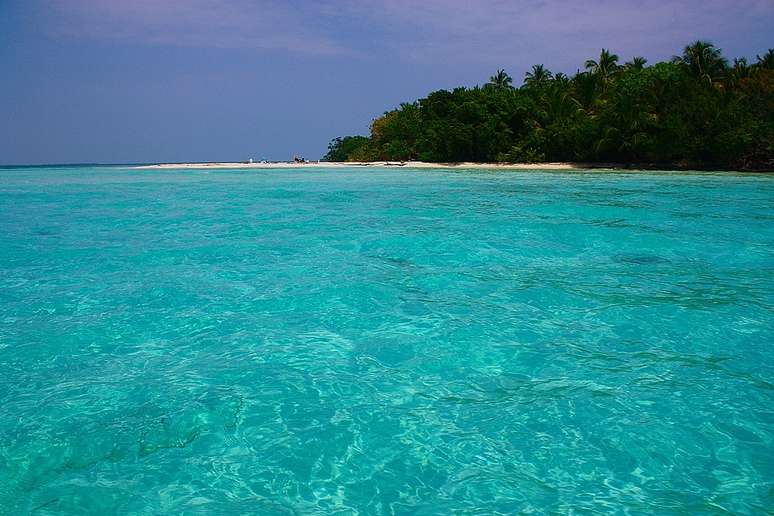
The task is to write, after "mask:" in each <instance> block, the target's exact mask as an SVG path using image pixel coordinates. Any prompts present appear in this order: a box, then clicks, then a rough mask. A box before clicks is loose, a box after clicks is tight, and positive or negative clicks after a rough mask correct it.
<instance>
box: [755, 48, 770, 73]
mask: <svg viewBox="0 0 774 516" xmlns="http://www.w3.org/2000/svg"><path fill="white" fill-rule="evenodd" d="M755 57H757V58H758V62H757V63H755V65H756V66H757V67H759V68H768V69H769V70H774V48H770V49H769V51H768V52H766V53H765V54H763V57H761V56H755Z"/></svg>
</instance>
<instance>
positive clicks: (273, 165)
mask: <svg viewBox="0 0 774 516" xmlns="http://www.w3.org/2000/svg"><path fill="white" fill-rule="evenodd" d="M354 167H364V168H382V167H389V168H440V169H455V168H459V169H497V170H537V169H540V170H572V169H578V168H592V166H591V165H587V164H578V163H532V164H531V163H507V164H506V163H427V162H424V161H402V162H400V161H369V162H360V161H354V162H328V161H326V162H319V161H314V162H308V163H292V162H267V163H245V162H241V163H225V162H223V163H159V164H157V165H143V166H138V167H135V168H146V169H147V168H154V169H155V168H170V169H171V168H174V169H180V168H191V169H208V168H258V169H277V168H354ZM593 168H620V167H616V166H599V167H596V166H595V167H593Z"/></svg>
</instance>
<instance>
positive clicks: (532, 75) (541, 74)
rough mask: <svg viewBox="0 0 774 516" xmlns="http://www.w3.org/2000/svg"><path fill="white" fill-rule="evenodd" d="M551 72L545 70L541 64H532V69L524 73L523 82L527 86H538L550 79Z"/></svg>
mask: <svg viewBox="0 0 774 516" xmlns="http://www.w3.org/2000/svg"><path fill="white" fill-rule="evenodd" d="M552 77H553V74H552V73H551V72H550V71H549V70H546V67H545V66H543V65H542V64H536V65H532V71H531V72H527V73H526V74H524V84H526V85H528V86H540V85H541V84H545V83H546V82H548V81H550V80H551V78H552Z"/></svg>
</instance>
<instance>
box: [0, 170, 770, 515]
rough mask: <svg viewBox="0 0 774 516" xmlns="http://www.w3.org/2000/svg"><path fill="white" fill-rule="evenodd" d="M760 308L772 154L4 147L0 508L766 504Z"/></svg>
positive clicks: (766, 371) (766, 325)
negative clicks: (231, 163)
mask: <svg viewBox="0 0 774 516" xmlns="http://www.w3.org/2000/svg"><path fill="white" fill-rule="evenodd" d="M772 322H774V177H772V176H763V175H757V176H754V175H735V174H714V175H713V174H690V173H681V174H667V173H644V172H643V173H628V174H621V173H593V172H570V173H567V172H562V173H558V172H497V173H492V172H483V171H432V170H424V171H411V170H405V169H398V170H386V169H385V170H379V169H377V170H362V169H359V170H358V169H352V170H349V169H346V170H319V169H318V170H264V171H260V170H251V171H239V170H211V171H190V170H189V171H178V170H131V169H125V168H88V167H81V168H23V169H9V168H6V169H0V406H1V407H2V410H1V411H0V513H3V514H25V513H28V512H32V513H33V514H41V515H43V514H245V513H252V514H333V513H336V514H354V513H359V514H450V513H453V512H459V513H473V514H496V513H502V514H512V513H515V512H519V511H524V512H529V511H533V512H536V513H567V512H571V511H573V510H574V511H576V512H579V513H583V512H589V511H599V512H620V513H622V512H625V511H628V512H631V513H634V514H642V513H662V514H663V513H667V514H669V513H679V514H722V513H724V512H732V513H738V514H739V513H740V514H746V513H747V514H754V513H762V512H766V511H768V510H770V509H771V507H772V506H774V347H773V344H774V324H772Z"/></svg>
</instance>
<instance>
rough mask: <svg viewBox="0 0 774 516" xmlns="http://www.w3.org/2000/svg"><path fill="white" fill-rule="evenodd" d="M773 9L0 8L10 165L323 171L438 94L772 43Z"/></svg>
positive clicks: (658, 2)
mask: <svg viewBox="0 0 774 516" xmlns="http://www.w3.org/2000/svg"><path fill="white" fill-rule="evenodd" d="M772 27H774V0H585V1H570V0H510V1H506V0H411V1H410V0H381V1H377V0H330V1H326V0H318V1H312V0H286V1H284V2H283V1H278V0H276V1H275V0H0V164H41V163H148V162H187V161H218V160H224V161H242V160H247V159H249V158H253V159H256V160H257V159H271V160H287V159H290V158H291V157H292V156H293V155H294V154H299V155H302V156H304V157H306V158H307V159H317V158H320V157H321V156H322V155H323V154H324V153H325V150H326V147H327V144H328V142H329V141H330V140H331V139H332V138H334V137H336V136H340V135H349V134H367V133H368V128H369V125H370V122H371V120H373V118H375V117H377V116H379V115H381V114H382V113H383V112H385V111H387V110H389V109H392V108H394V107H396V106H397V105H399V104H400V103H401V102H406V101H413V100H415V99H417V98H421V97H424V96H426V95H427V94H428V93H429V92H431V91H434V90H438V89H451V88H454V87H456V86H473V85H476V84H482V83H485V82H486V81H487V80H488V78H489V76H490V75H492V74H493V73H494V72H495V71H496V70H497V69H498V68H504V69H506V71H508V72H509V73H510V74H511V75H512V76H513V77H514V79H515V83H516V84H517V85H518V84H520V83H521V79H522V78H523V76H524V73H525V72H526V71H527V70H528V69H529V68H530V67H531V66H532V65H533V64H535V63H543V64H545V65H546V67H547V68H549V69H550V70H552V71H554V72H559V71H561V72H565V73H574V72H575V71H576V70H577V69H578V68H579V67H580V66H582V63H583V62H584V61H585V60H586V59H588V58H593V57H596V56H598V55H599V51H600V49H601V48H603V47H604V48H609V49H610V50H612V51H613V52H614V53H616V54H618V55H620V57H621V60H622V61H625V60H628V59H630V58H631V57H632V56H634V55H642V56H644V57H646V58H648V60H649V61H650V62H651V63H652V62H657V61H660V60H666V59H669V58H670V57H671V56H672V55H674V54H677V53H680V51H681V49H682V48H683V47H684V46H685V45H686V44H688V43H690V42H691V41H694V40H696V39H708V40H710V41H712V42H714V43H715V44H716V45H717V46H719V47H720V48H722V49H723V51H724V54H725V55H726V56H728V57H730V58H733V57H741V56H745V57H748V58H749V59H752V60H754V58H755V55H756V54H763V52H765V51H766V49H768V48H770V47H773V46H774V37H772V33H773V32H772V30H771V28H772Z"/></svg>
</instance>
